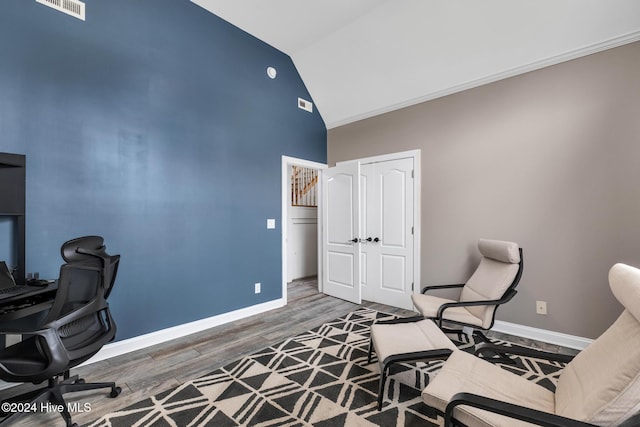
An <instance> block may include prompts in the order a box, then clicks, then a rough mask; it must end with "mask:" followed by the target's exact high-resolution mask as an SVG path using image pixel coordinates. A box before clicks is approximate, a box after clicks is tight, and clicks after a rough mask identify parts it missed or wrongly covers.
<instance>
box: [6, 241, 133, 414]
mask: <svg viewBox="0 0 640 427" xmlns="http://www.w3.org/2000/svg"><path fill="white" fill-rule="evenodd" d="M61 252H62V256H63V258H64V259H65V261H67V263H66V264H64V265H62V266H61V267H60V278H59V282H58V290H57V292H56V297H55V300H54V301H53V305H52V307H51V309H50V310H49V312H48V313H47V315H46V317H45V318H44V320H43V322H42V325H41V327H40V328H38V329H35V330H24V329H15V330H4V331H0V334H22V335H23V338H24V339H23V340H22V341H21V342H19V343H17V344H14V345H12V346H9V347H6V348H4V349H2V350H0V379H2V380H4V381H7V382H20V383H25V382H31V383H33V384H40V383H42V382H44V381H47V382H48V385H47V387H45V388H44V389H41V390H40V393H39V394H37V395H36V396H35V397H34V396H33V392H31V393H29V394H28V395H23V396H18V397H15V398H13V399H11V401H12V402H24V401H28V402H30V403H34V404H36V406H35V407H36V408H39V407H40V404H41V403H43V402H47V401H49V402H51V403H52V404H54V405H62V411H61V415H62V417H63V418H64V420H65V422H66V424H67V426H75V425H76V424H74V423H73V422H72V420H71V414H70V413H69V411H68V408H67V404H66V403H65V401H64V397H63V394H65V393H69V392H76V391H85V390H93V389H99V388H110V389H111V392H110V394H109V396H110V397H116V396H118V395H119V394H120V391H121V389H120V387H117V386H116V385H115V383H113V382H107V383H85V381H84V380H83V379H81V378H78V377H77V376H74V377H71V376H70V369H71V368H73V367H75V366H78V365H79V364H81V363H83V362H85V361H86V360H88V359H89V358H90V357H92V356H93V355H94V354H96V353H97V352H98V351H99V350H100V349H101V348H102V346H104V345H105V344H106V343H108V342H110V341H111V340H113V338H114V337H115V333H116V325H115V323H114V321H113V318H112V317H111V313H110V311H109V304H108V303H107V300H106V297H107V295H108V294H109V292H110V291H111V288H112V286H113V283H114V281H115V275H116V272H117V266H118V263H119V259H120V257H119V256H118V255H114V256H111V255H108V254H107V253H106V251H105V247H104V244H103V243H102V238H101V237H98V236H87V237H83V238H78V239H73V240H70V241H68V242H66V243H65V244H63V245H62V249H61ZM26 414H28V412H26V411H24V412H14V413H10V414H7V416H6V417H5V418H4V419H2V421H0V424H2V423H9V422H12V421H14V420H16V419H17V418H20V417H21V416H23V415H26Z"/></svg>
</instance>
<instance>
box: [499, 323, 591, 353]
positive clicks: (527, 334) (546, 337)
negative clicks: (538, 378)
mask: <svg viewBox="0 0 640 427" xmlns="http://www.w3.org/2000/svg"><path fill="white" fill-rule="evenodd" d="M491 330H492V331H495V332H501V333H503V334H509V335H515V336H518V337H523V338H528V339H532V340H536V341H541V342H546V343H549V344H555V345H559V346H562V347H567V348H573V349H576V350H583V349H584V348H585V347H586V346H588V345H589V344H591V343H592V342H593V340H592V339H589V338H583V337H578V336H575V335H568V334H563V333H561V332H554V331H548V330H546V329H538V328H532V327H531V326H525V325H518V324H516V323H509V322H503V321H501V320H496V321H495V323H494V326H493V328H491Z"/></svg>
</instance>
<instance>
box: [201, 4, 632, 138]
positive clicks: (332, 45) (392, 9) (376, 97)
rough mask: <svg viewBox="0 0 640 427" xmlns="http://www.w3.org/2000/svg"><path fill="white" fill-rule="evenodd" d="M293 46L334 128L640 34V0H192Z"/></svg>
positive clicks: (282, 46)
mask: <svg viewBox="0 0 640 427" xmlns="http://www.w3.org/2000/svg"><path fill="white" fill-rule="evenodd" d="M192 1H193V2H194V3H196V4H198V5H200V6H201V7H203V8H205V9H207V10H209V11H210V12H212V13H214V14H215V15H217V16H219V17H221V18H222V19H224V20H226V21H228V22H230V23H231V24H233V25H235V26H237V27H239V28H241V29H243V30H244V31H246V32H248V33H250V34H252V35H254V36H255V37H257V38H259V39H261V40H263V41H264V42H266V43H268V44H270V45H272V46H273V47H275V48H277V49H279V50H281V51H283V52H284V53H286V54H288V55H289V56H290V57H291V59H292V60H293V62H294V64H295V66H296V68H297V69H298V72H299V73H300V75H301V76H302V79H303V80H304V82H305V84H306V86H307V88H308V90H309V92H310V93H311V96H312V97H313V100H314V102H315V104H316V106H317V108H318V110H319V111H320V113H321V114H322V117H323V118H324V120H325V123H326V125H327V127H328V128H333V127H337V126H340V125H343V124H347V123H351V122H354V121H357V120H361V119H364V118H367V117H372V116H375V115H377V114H381V113H385V112H388V111H392V110H395V109H398V108H402V107H406V106H409V105H413V104H416V103H419V102H423V101H427V100H430V99H434V98H437V97H440V96H444V95H448V94H451V93H455V92H458V91H461V90H464V89H468V88H472V87H475V86H479V85H481V84H485V83H489V82H492V81H496V80H499V79H502V78H506V77H510V76H513V75H517V74H521V73H524V72H528V71H532V70H535V69H538V68H541V67H545V66H548V65H552V64H556V63H559V62H562V61H567V60H570V59H573V58H577V57H580V56H584V55H588V54H590V53H594V52H598V51H601V50H604V49H608V48H612V47H616V46H619V45H622V44H626V43H631V42H635V41H638V40H640V1H638V0H517V1H514V0H482V1H478V0H456V1H451V0H324V1H310V0H233V1H232V0H192Z"/></svg>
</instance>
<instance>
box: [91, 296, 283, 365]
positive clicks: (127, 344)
mask: <svg viewBox="0 0 640 427" xmlns="http://www.w3.org/2000/svg"><path fill="white" fill-rule="evenodd" d="M285 305H286V304H285V301H284V299H283V298H280V299H277V300H273V301H268V302H265V303H262V304H257V305H253V306H251V307H247V308H242V309H240V310H235V311H231V312H229V313H223V314H219V315H217V316H212V317H208V318H206V319H201V320H196V321H194V322H189V323H185V324H183V325H178V326H173V327H171V328H167V329H161V330H159V331H155V332H150V333H148V334H144V335H140V336H137V337H133V338H129V339H126V340H122V341H116V342H114V343H111V344H107V345H105V346H104V347H103V348H102V349H101V350H100V351H99V352H98V353H96V355H95V356H93V357H92V358H91V359H89V360H87V361H86V362H84V363H83V364H82V365H88V364H91V363H96V362H99V361H101V360H105V359H109V358H112V357H116V356H120V355H123V354H126V353H130V352H132V351H136V350H141V349H143V348H146V347H150V346H152V345H156V344H160V343H163V342H166V341H170V340H172V339H176V338H181V337H184V336H186V335H190V334H193V333H196V332H200V331H204V330H206V329H209V328H213V327H215V326H220V325H224V324H225V323H229V322H233V321H236V320H240V319H244V318H245V317H249V316H254V315H256V314H260V313H264V312H267V311H270V310H275V309H276V308H281V307H284V306H285Z"/></svg>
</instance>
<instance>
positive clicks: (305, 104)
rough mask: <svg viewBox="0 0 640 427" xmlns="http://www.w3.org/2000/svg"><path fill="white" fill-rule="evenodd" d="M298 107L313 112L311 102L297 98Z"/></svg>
mask: <svg viewBox="0 0 640 427" xmlns="http://www.w3.org/2000/svg"><path fill="white" fill-rule="evenodd" d="M298 108H302V109H303V110H305V111H308V112H310V113H313V102H311V101H307V100H305V99H302V98H298Z"/></svg>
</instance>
